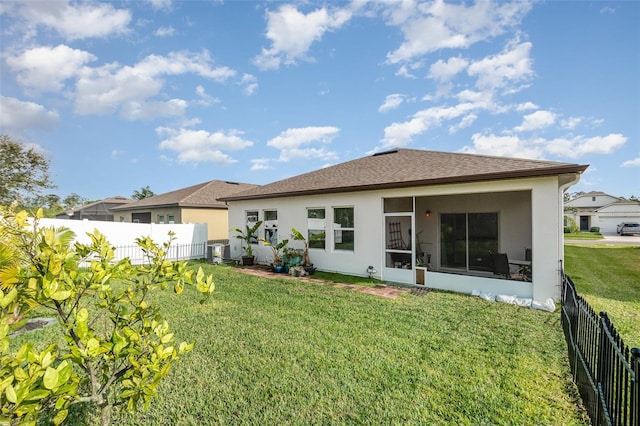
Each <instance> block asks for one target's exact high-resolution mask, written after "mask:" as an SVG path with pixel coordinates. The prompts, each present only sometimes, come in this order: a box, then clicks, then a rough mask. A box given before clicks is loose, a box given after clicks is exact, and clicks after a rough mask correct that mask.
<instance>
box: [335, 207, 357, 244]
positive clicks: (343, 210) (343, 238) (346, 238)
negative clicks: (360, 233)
mask: <svg viewBox="0 0 640 426" xmlns="http://www.w3.org/2000/svg"><path fill="white" fill-rule="evenodd" d="M354 234H355V233H354V223H353V207H334V208H333V248H334V250H348V251H353V249H354Z"/></svg>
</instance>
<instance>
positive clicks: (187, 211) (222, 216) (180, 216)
mask: <svg viewBox="0 0 640 426" xmlns="http://www.w3.org/2000/svg"><path fill="white" fill-rule="evenodd" d="M149 212H150V213H151V223H159V222H158V220H159V217H158V216H160V215H162V216H164V223H169V215H173V216H174V222H175V223H206V224H207V235H208V239H209V240H224V239H227V238H228V237H229V214H228V211H227V209H211V208H182V209H181V208H179V207H159V208H153V209H148V210H135V211H127V210H124V211H119V212H116V213H115V214H114V218H113V220H114V222H120V221H121V220H120V217H121V216H122V217H124V222H127V223H130V222H131V221H132V220H131V217H132V213H149Z"/></svg>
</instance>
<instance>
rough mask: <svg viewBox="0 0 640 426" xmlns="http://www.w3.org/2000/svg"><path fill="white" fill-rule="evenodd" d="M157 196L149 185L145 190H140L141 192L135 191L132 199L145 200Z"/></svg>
mask: <svg viewBox="0 0 640 426" xmlns="http://www.w3.org/2000/svg"><path fill="white" fill-rule="evenodd" d="M155 195H156V194H155V192H153V191H152V190H151V188H149V185H147V186H145V187H144V188H140V191H137V190H134V191H133V194H132V195H131V198H133V199H134V200H143V199H145V198H149V197H153V196H155Z"/></svg>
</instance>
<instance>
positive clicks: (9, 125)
mask: <svg viewBox="0 0 640 426" xmlns="http://www.w3.org/2000/svg"><path fill="white" fill-rule="evenodd" d="M0 111H2V114H0V133H3V134H20V135H24V134H26V133H28V132H29V131H30V130H51V129H53V127H55V125H56V124H58V120H59V117H58V113H57V112H55V111H47V110H46V109H45V107H43V106H42V105H39V104H36V103H33V102H25V101H21V100H19V99H16V98H11V97H6V96H0Z"/></svg>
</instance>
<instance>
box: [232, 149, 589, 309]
mask: <svg viewBox="0 0 640 426" xmlns="http://www.w3.org/2000/svg"><path fill="white" fill-rule="evenodd" d="M586 168H587V166H585V165H578V164H569V163H559V162H551V161H536V160H526V159H514V158H501V157H491V156H480V155H470V154H454V153H446V152H435V151H422V150H410V149H397V150H392V151H388V152H382V153H378V154H374V155H372V156H368V157H363V158H360V159H356V160H353V161H349V162H346V163H342V164H338V165H335V166H332V167H327V168H324V169H320V170H317V171H314V172H310V173H306V174H303V175H299V176H295V177H292V178H289V179H285V180H282V181H278V182H274V183H271V184H268V185H264V186H260V187H256V188H253V189H250V190H247V191H244V192H241V193H238V194H235V195H233V196H229V197H224V198H223V200H224V201H227V202H228V204H229V217H230V226H232V227H240V228H244V226H245V224H247V223H249V224H251V223H254V222H255V221H257V220H263V221H264V220H267V222H268V224H269V225H268V227H265V224H264V223H263V224H262V226H261V228H260V229H259V231H258V232H259V233H260V235H258V237H261V238H267V237H268V238H269V239H270V240H271V241H274V235H276V236H277V237H276V238H277V239H278V240H279V241H281V240H282V239H285V238H288V237H289V234H290V229H291V228H292V227H295V228H296V229H298V230H300V231H301V232H303V233H304V234H305V235H306V236H307V237H311V236H312V235H316V234H321V235H324V238H317V237H316V238H317V239H315V240H314V241H313V245H311V248H310V254H311V260H312V261H313V262H314V264H315V266H316V267H318V268H319V269H320V270H325V271H335V272H341V273H347V274H353V275H362V276H366V275H367V269H368V267H369V266H373V267H374V269H375V270H376V271H377V272H376V274H375V276H377V277H378V278H381V279H383V280H387V281H392V282H398V283H404V284H413V285H425V286H428V287H432V288H439V289H445V290H452V291H457V292H464V293H470V292H472V290H480V291H483V292H491V293H494V294H509V295H516V296H521V297H529V298H534V299H538V300H546V299H547V298H554V299H557V298H558V297H559V295H560V270H561V267H562V261H563V256H564V254H563V242H562V200H563V192H564V191H565V190H566V189H567V188H568V187H570V186H571V185H573V184H575V183H576V182H577V181H578V180H579V177H580V174H581V173H582V172H583V171H584V170H585V169H586ZM231 251H232V256H240V255H241V247H240V244H239V240H237V239H231ZM254 253H257V260H258V261H259V262H261V263H268V261H269V253H270V250H269V248H268V247H263V246H261V245H260V244H259V243H258V244H256V245H255V246H254ZM497 253H502V254H504V255H506V257H507V258H508V260H507V262H508V263H510V270H508V271H507V272H506V273H500V271H497V270H496V264H495V260H494V256H492V254H497Z"/></svg>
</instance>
